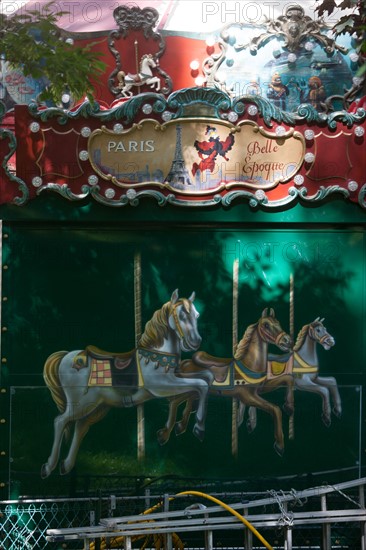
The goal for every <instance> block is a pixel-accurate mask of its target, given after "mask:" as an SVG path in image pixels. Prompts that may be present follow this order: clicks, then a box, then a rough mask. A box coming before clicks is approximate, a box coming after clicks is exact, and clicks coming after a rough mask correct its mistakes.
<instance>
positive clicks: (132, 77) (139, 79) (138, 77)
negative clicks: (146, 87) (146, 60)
mask: <svg viewBox="0 0 366 550" xmlns="http://www.w3.org/2000/svg"><path fill="white" fill-rule="evenodd" d="M127 76H128V78H129V79H130V80H132V82H136V83H137V82H142V80H143V79H142V77H141V75H140V74H131V73H128V74H127Z"/></svg>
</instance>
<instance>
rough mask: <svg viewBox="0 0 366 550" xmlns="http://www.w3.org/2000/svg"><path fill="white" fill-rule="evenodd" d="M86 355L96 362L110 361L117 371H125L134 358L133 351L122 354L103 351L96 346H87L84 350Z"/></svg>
mask: <svg viewBox="0 0 366 550" xmlns="http://www.w3.org/2000/svg"><path fill="white" fill-rule="evenodd" d="M85 352H86V355H89V356H90V357H92V358H93V359H98V360H101V361H102V360H106V361H107V360H111V361H113V365H114V367H115V368H116V369H118V370H123V369H126V368H127V367H129V366H130V364H131V362H132V361H133V359H134V357H135V350H134V349H131V350H130V351H125V352H123V353H118V352H111V351H104V350H102V349H100V348H97V347H96V346H87V347H86V348H85Z"/></svg>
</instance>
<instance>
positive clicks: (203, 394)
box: [175, 377, 209, 441]
mask: <svg viewBox="0 0 366 550" xmlns="http://www.w3.org/2000/svg"><path fill="white" fill-rule="evenodd" d="M178 381H179V383H178V384H177V385H176V387H175V395H179V394H185V396H187V393H189V394H193V393H195V394H196V393H198V406H197V410H196V422H195V424H194V426H193V434H194V435H195V436H196V437H197V438H198V439H199V440H200V441H203V438H204V435H205V420H206V412H207V398H208V390H209V385H208V383H207V381H206V380H203V379H202V378H178V377H177V382H178ZM187 411H188V409H187Z"/></svg>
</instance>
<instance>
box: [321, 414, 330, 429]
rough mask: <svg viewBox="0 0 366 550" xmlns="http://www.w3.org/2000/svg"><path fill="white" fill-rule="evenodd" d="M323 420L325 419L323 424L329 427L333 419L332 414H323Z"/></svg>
mask: <svg viewBox="0 0 366 550" xmlns="http://www.w3.org/2000/svg"><path fill="white" fill-rule="evenodd" d="M322 421H323V424H324V426H325V427H326V428H329V427H330V425H331V423H332V421H331V419H330V416H328V415H325V414H322Z"/></svg>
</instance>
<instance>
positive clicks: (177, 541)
mask: <svg viewBox="0 0 366 550" xmlns="http://www.w3.org/2000/svg"><path fill="white" fill-rule="evenodd" d="M184 495H194V496H197V497H203V498H206V499H207V500H211V501H212V502H215V503H216V504H219V506H222V508H224V510H226V511H227V512H230V514H232V515H233V516H235V517H236V518H238V519H239V520H240V521H241V522H242V523H244V525H245V526H246V527H248V529H249V530H250V531H251V532H252V533H253V534H254V535H255V536H256V537H257V538H258V539H259V540H260V541H261V542H262V543H263V544H264V546H265V547H266V548H267V549H268V550H273V546H271V545H270V544H269V542H267V541H266V539H265V538H263V537H262V535H261V534H260V533H259V532H258V531H257V529H256V528H255V527H254V526H253V525H252V524H251V523H250V521H248V520H247V519H245V517H244V516H242V515H241V514H239V512H237V511H236V510H234V508H231V506H228V504H225V502H222V500H219V499H218V498H215V497H212V496H211V495H207V494H206V493H201V492H200V491H183V492H182V493H177V494H176V495H175V497H179V496H184ZM175 497H170V498H169V499H168V500H169V501H171V500H174V499H175ZM162 504H163V502H158V503H157V504H155V505H154V506H152V507H151V508H148V510H145V511H144V512H143V513H142V514H141V515H142V516H146V515H148V514H151V513H152V512H154V511H155V510H156V509H157V508H160V507H161V506H162ZM150 521H151V520H150ZM140 536H143V535H135V537H132V538H133V539H134V540H136V539H138V538H139V537H140ZM123 539H124V537H116V539H115V543H116V542H117V541H118V544H120V543H121V542H122V541H123ZM173 542H174V543H175V548H183V546H184V545H182V546H181V544H180V543H181V540H180V538H179V537H178V536H177V534H176V533H173ZM94 548H95V545H94V543H91V545H90V549H91V550H94ZM104 548H106V543H105V540H102V541H101V550H103V549H104Z"/></svg>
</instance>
